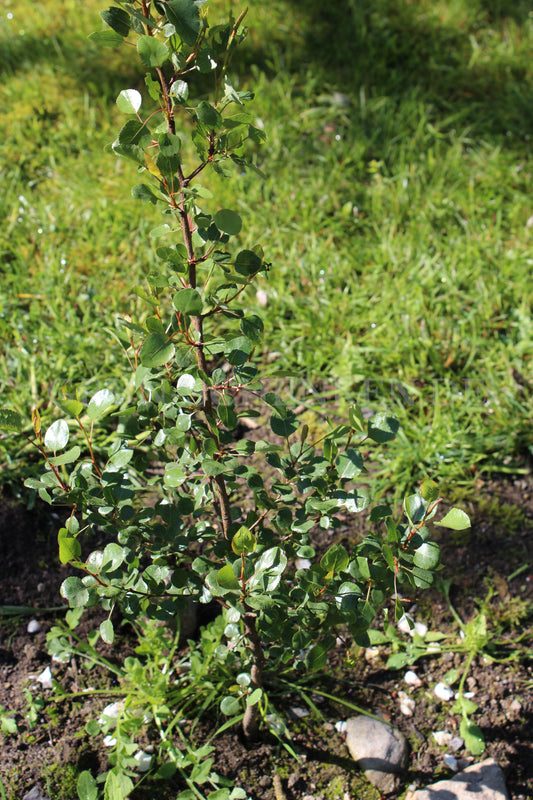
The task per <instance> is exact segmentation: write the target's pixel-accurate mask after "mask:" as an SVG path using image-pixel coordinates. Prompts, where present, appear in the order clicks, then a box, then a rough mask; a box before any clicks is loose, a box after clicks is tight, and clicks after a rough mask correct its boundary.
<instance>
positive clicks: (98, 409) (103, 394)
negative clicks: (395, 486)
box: [87, 389, 115, 421]
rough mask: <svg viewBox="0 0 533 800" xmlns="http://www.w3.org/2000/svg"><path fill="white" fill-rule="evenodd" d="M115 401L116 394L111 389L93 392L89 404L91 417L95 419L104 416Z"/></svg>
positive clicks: (88, 410) (88, 409)
mask: <svg viewBox="0 0 533 800" xmlns="http://www.w3.org/2000/svg"><path fill="white" fill-rule="evenodd" d="M114 403H115V395H114V394H113V392H112V391H111V390H110V389H100V391H99V392H96V394H93V396H92V397H91V399H90V400H89V405H88V406H87V414H88V416H89V419H90V420H92V421H95V420H97V419H100V418H101V417H103V416H104V415H105V414H107V412H108V411H109V409H110V408H111V406H112V405H114Z"/></svg>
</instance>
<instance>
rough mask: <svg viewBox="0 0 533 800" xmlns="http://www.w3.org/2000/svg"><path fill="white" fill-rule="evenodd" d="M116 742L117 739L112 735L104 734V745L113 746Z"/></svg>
mask: <svg viewBox="0 0 533 800" xmlns="http://www.w3.org/2000/svg"><path fill="white" fill-rule="evenodd" d="M116 743H117V740H116V739H115V737H114V736H110V735H107V736H104V747H114V746H115V745H116Z"/></svg>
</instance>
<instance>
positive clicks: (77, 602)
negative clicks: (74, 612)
mask: <svg viewBox="0 0 533 800" xmlns="http://www.w3.org/2000/svg"><path fill="white" fill-rule="evenodd" d="M61 597H64V598H65V600H67V601H68V604H69V606H70V607H71V608H80V607H82V606H85V605H86V604H87V601H88V600H89V591H88V589H86V588H85V586H84V585H83V583H82V581H81V578H77V577H76V576H75V575H73V576H71V577H70V578H67V579H66V580H64V581H63V583H62V584H61Z"/></svg>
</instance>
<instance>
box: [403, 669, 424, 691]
mask: <svg viewBox="0 0 533 800" xmlns="http://www.w3.org/2000/svg"><path fill="white" fill-rule="evenodd" d="M403 679H404V681H405V683H407V684H408V686H415V687H418V686H422V681H421V680H420V678H419V677H418V675H417V674H416V672H413V670H412V669H410V670H408V671H407V672H406V673H405V675H404V676H403Z"/></svg>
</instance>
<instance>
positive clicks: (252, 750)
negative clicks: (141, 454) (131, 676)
mask: <svg viewBox="0 0 533 800" xmlns="http://www.w3.org/2000/svg"><path fill="white" fill-rule="evenodd" d="M461 505H462V507H464V508H466V509H467V510H468V511H469V513H470V514H471V518H472V520H473V525H472V531H471V533H469V534H466V535H465V534H461V535H455V534H452V535H450V534H449V533H448V534H446V536H447V539H446V540H444V535H443V541H441V544H442V547H443V563H444V565H445V567H444V571H443V573H442V577H443V579H450V580H451V581H452V585H451V593H450V596H451V600H452V603H453V605H454V607H455V609H456V611H457V613H458V614H459V616H460V617H461V618H462V619H463V621H468V620H471V619H472V618H473V617H474V616H475V615H476V613H478V611H479V608H480V604H481V603H482V602H483V601H484V600H486V599H487V593H488V592H489V589H491V591H492V593H493V594H492V597H491V598H490V599H489V600H488V602H487V603H486V607H485V612H486V616H487V620H488V626H489V631H490V637H489V640H488V642H487V644H486V646H485V648H484V650H483V653H481V654H478V655H477V656H476V658H475V660H474V662H473V664H472V666H471V669H470V671H469V677H468V681H467V687H468V689H469V690H470V691H473V692H474V699H475V702H476V703H477V705H478V708H479V710H478V711H477V712H476V714H475V717H474V721H475V722H476V723H477V724H478V725H479V726H480V727H481V729H482V731H483V734H484V737H485V740H486V751H485V754H484V756H483V757H489V756H492V757H494V758H495V759H496V760H497V762H498V763H499V764H500V765H501V767H502V768H503V770H504V772H505V776H506V781H507V786H508V788H509V792H510V794H511V797H512V798H513V800H521V799H523V800H526V799H529V798H533V736H532V732H533V696H532V691H531V690H532V688H533V674H532V659H533V646H532V644H531V630H532V622H533V600H532V597H533V566H532V555H533V542H532V539H533V480H532V478H531V477H530V476H520V477H515V478H513V477H509V476H501V477H500V478H497V479H491V480H490V481H489V482H487V483H484V484H482V483H481V482H480V484H479V486H478V492H477V494H476V503H475V505H474V503H473V502H471V501H469V500H468V499H463V501H462V503H461ZM60 519H61V515H60V513H59V512H58V511H55V510H53V511H51V510H50V509H48V508H45V509H43V508H41V507H36V508H35V509H33V510H27V509H26V508H24V507H23V506H21V505H14V504H12V503H11V502H8V501H7V500H5V499H4V500H3V501H2V499H1V498H0V604H1V605H3V606H7V605H9V606H33V607H35V608H40V609H43V608H49V607H57V606H62V605H63V604H64V603H63V600H62V598H61V597H60V595H59V586H60V584H61V582H62V580H63V579H64V578H65V577H66V576H67V574H68V570H67V568H66V567H64V566H61V565H60V564H59V562H58V559H57V543H56V532H57V528H58V527H59V523H60ZM513 573H516V574H515V575H514V577H513ZM510 576H511V577H510ZM62 613H63V612H57V611H56V612H50V613H37V612H35V613H32V614H29V615H24V616H23V615H16V616H10V615H7V614H6V613H5V609H4V613H3V614H2V615H1V616H0V676H1V680H0V705H1V706H2V707H3V710H4V714H5V715H7V716H8V717H11V718H13V719H14V720H15V721H16V723H17V726H18V733H16V734H11V735H9V734H6V735H4V736H3V737H2V738H3V741H2V749H1V758H0V778H1V782H0V797H2V796H3V795H2V792H1V788H2V787H3V789H4V793H5V796H6V798H7V800H22V798H23V797H24V794H25V793H26V792H28V791H29V790H30V789H31V788H32V787H33V786H35V785H36V784H37V785H39V786H40V787H41V789H42V791H43V794H44V795H45V796H47V797H49V798H50V800H75V798H76V797H77V793H76V789H75V776H76V774H77V771H79V770H81V769H90V770H92V771H93V773H95V774H96V773H98V772H102V771H104V770H105V769H106V752H105V749H104V748H103V747H102V748H101V749H98V748H96V746H95V740H94V739H89V737H88V736H87V735H86V734H85V732H84V725H85V722H86V721H87V719H88V717H89V716H94V715H95V710H98V709H100V708H101V707H102V706H103V705H105V704H106V703H107V702H109V699H106V698H102V697H91V696H88V697H87V698H86V699H84V701H83V702H81V703H80V702H79V701H78V702H77V703H76V704H75V705H74V704H71V705H67V703H66V702H60V703H56V702H54V701H53V699H51V694H52V693H51V691H50V690H44V691H40V686H39V684H37V683H36V681H35V677H34V678H31V677H30V676H32V675H33V676H37V675H39V674H40V673H41V672H42V671H43V669H45V667H47V666H48V665H50V656H49V655H48V653H47V651H46V641H45V639H46V631H47V630H48V629H49V628H50V626H51V625H52V624H53V622H54V619H55V618H56V617H60V616H61V615H62ZM412 613H413V615H414V617H415V618H416V619H417V620H420V621H423V622H425V623H426V624H427V625H428V626H429V628H430V630H432V631H440V632H442V633H445V634H449V635H450V637H451V638H450V642H453V643H454V644H457V643H458V642H459V641H460V640H459V639H458V637H457V634H458V626H457V624H456V622H455V621H454V619H453V616H452V613H451V611H450V609H449V606H448V604H447V602H446V599H445V597H444V595H443V593H442V591H440V592H439V591H437V590H434V591H432V592H430V593H424V594H422V595H421V596H420V597H419V598H418V607H416V606H413V609H412ZM29 619H35V620H38V621H39V623H40V625H41V629H40V630H39V632H37V633H34V634H30V633H28V632H27V625H28V621H29ZM95 621H98V620H97V619H96V620H95V617H94V615H93V617H92V618H89V619H88V620H87V622H86V625H85V627H86V630H90V629H91V628H93V627H94V626H95ZM82 630H83V628H82ZM123 647H129V644H128V642H127V641H126V642H124V641H123ZM390 652H391V645H390V643H389V644H387V643H385V644H384V645H382V646H381V647H380V648H379V649H378V651H377V652H376V653H372V651H370V652H368V651H367V652H366V653H365V652H363V653H360V654H359V656H360V657H359V658H357V659H356V660H355V662H354V663H350V661H349V659H347V657H346V651H345V650H344V649H343V648H339V649H338V650H336V651H335V652H334V653H333V654H332V655H331V658H330V669H329V673H328V675H327V676H323V675H321V676H317V680H316V683H315V688H314V690H313V689H312V688H311V689H309V691H310V692H311V693H313V691H315V694H312V696H313V700H314V701H315V702H316V704H317V707H318V708H319V710H320V711H321V712H322V714H323V716H324V718H325V719H326V720H327V721H326V722H324V720H320V719H313V718H311V717H304V718H303V719H296V720H294V721H292V722H290V723H289V727H290V730H291V733H292V747H293V748H294V750H295V751H296V752H297V753H298V755H299V756H300V761H299V762H296V761H295V760H294V759H293V758H292V757H291V756H289V754H288V753H287V752H286V751H285V750H284V749H283V748H280V746H279V743H278V742H277V741H275V740H271V739H269V738H268V737H264V738H262V739H261V740H260V741H259V742H258V743H257V745H255V746H252V747H251V746H250V745H247V744H245V743H243V741H242V740H241V738H240V735H239V732H238V731H237V730H230V731H227V732H226V733H225V734H223V735H222V736H221V737H220V738H219V739H218V740H217V741H216V742H215V745H216V763H215V769H216V771H217V772H218V773H219V774H221V775H226V776H227V777H229V778H231V779H235V780H236V783H237V785H240V786H242V787H243V788H245V789H246V790H247V791H248V792H249V794H250V796H251V797H252V798H253V800H267V799H268V800H270V799H271V798H274V796H275V792H274V788H273V777H274V775H275V774H276V773H278V775H279V776H280V777H281V779H282V786H283V791H284V793H285V794H286V797H287V800H296V799H297V798H298V800H301V799H303V798H307V799H308V800H312V799H314V800H328V798H336V799H337V798H346V800H348V798H358V799H360V800H363V798H368V800H374V799H375V798H378V797H379V793H378V792H377V791H376V790H375V789H374V788H373V787H370V786H369V785H368V784H367V783H366V782H365V780H364V778H363V777H362V776H361V775H360V774H359V773H358V772H357V770H355V769H354V767H353V763H352V762H351V760H350V757H349V754H348V751H347V749H346V747H345V745H344V743H343V740H342V736H341V735H339V734H338V733H337V731H336V729H335V727H334V723H335V722H337V721H338V720H341V719H344V718H346V717H347V716H351V715H353V714H354V713H355V712H353V711H351V710H349V709H348V708H346V707H345V706H344V705H343V704H342V703H341V702H332V701H329V700H324V698H322V697H321V696H320V695H318V694H317V693H316V692H318V691H324V692H327V693H329V694H331V695H334V696H335V697H337V698H339V701H340V700H341V699H344V700H347V701H349V702H350V703H353V704H355V705H357V706H359V707H362V708H364V709H366V710H369V711H373V712H374V713H377V714H380V715H381V716H383V717H384V718H385V719H387V720H389V721H391V722H393V723H394V724H395V725H396V726H397V727H398V728H400V729H401V730H402V731H403V733H404V734H405V735H406V737H407V738H408V740H409V744H410V747H411V758H410V766H409V772H408V774H406V775H405V777H404V782H403V788H402V791H401V792H400V793H399V794H398V795H393V796H392V798H391V800H394V798H395V797H398V798H399V797H401V795H402V793H403V792H404V790H405V788H406V787H407V786H408V785H409V784H413V783H415V784H418V785H427V784H428V783H431V782H432V781H434V780H435V779H441V778H442V777H444V776H448V775H450V774H451V773H450V770H449V769H448V768H447V767H446V766H445V764H444V762H443V756H444V753H445V752H446V751H445V749H444V748H442V747H439V746H437V744H436V743H435V741H434V739H433V737H432V732H434V731H437V730H443V729H445V730H447V731H449V732H450V733H452V734H456V733H457V732H458V725H459V720H458V718H457V716H456V715H454V714H453V713H451V711H450V708H451V704H446V703H443V702H441V701H439V700H438V699H437V698H436V697H435V696H434V694H433V691H432V689H433V687H434V685H435V684H436V683H437V682H438V681H440V680H443V678H444V676H446V675H448V674H449V672H450V669H451V668H453V667H455V668H457V669H459V670H460V669H461V667H462V666H464V664H465V661H466V654H465V653H464V652H458V653H453V652H450V653H446V654H444V655H441V656H439V657H436V656H433V657H426V658H423V659H421V660H420V661H418V662H417V663H416V666H415V669H416V671H417V674H418V676H419V677H420V679H421V680H422V686H421V687H420V688H417V689H415V690H412V689H411V690H410V689H409V687H408V686H406V685H405V684H404V683H403V675H404V673H405V670H406V669H407V667H406V668H404V669H402V670H399V671H396V672H395V671H391V670H386V669H385V662H386V658H387V656H388V654H390ZM110 654H111V657H112V656H113V654H112V651H110ZM502 659H503V661H501V660H502ZM500 662H501V663H500ZM78 678H79V679H80V681H81V680H82V678H83V676H78V675H77V673H76V665H75V664H71V665H70V666H69V667H68V668H67V669H66V670H65V671H64V672H63V673H62V679H63V680H65V681H66V682H67V683H68V684H69V686H76V685H77V681H78ZM91 680H94V678H92V679H91ZM100 680H102V681H104V684H102V685H104V686H105V685H106V684H105V681H109V679H108V678H107V677H106V676H101V678H100ZM108 685H109V684H108ZM110 688H112V687H110ZM28 689H30V691H31V694H29V693H28ZM401 691H404V692H406V693H407V694H410V695H411V696H412V697H413V699H414V700H415V709H414V713H413V715H412V716H405V715H404V714H402V713H401V711H400V705H399V700H400V697H401V695H400V696H399V692H401ZM41 698H42V701H41ZM301 706H302V700H301V699H300V698H299V697H297V696H295V697H294V698H289V700H288V701H287V700H285V701H284V703H283V708H287V707H301ZM28 714H29V715H30V719H29V718H28ZM32 715H33V719H31V716H32ZM204 733H205V735H208V734H209V727H208V724H207V723H204ZM454 755H455V757H456V758H458V759H468V758H470V759H471V758H472V757H471V756H470V757H469V755H468V753H467V752H466V751H465V750H464V749H462V750H460V751H458V752H456V753H455V754H454ZM462 763H465V762H462ZM149 786H150V784H149V783H146V784H143V786H142V787H139V789H138V790H135V792H134V794H133V795H132V798H134V799H135V800H148V798H154V797H157V798H158V800H167V798H168V800H170V798H175V797H176V796H177V794H178V792H179V787H178V786H177V785H174V786H173V785H171V784H170V783H167V784H166V785H165V786H162V785H161V784H158V786H157V788H156V790H155V791H154V790H153V789H152V790H150V789H149V788H145V787H149ZM278 795H279V791H278Z"/></svg>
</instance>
